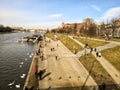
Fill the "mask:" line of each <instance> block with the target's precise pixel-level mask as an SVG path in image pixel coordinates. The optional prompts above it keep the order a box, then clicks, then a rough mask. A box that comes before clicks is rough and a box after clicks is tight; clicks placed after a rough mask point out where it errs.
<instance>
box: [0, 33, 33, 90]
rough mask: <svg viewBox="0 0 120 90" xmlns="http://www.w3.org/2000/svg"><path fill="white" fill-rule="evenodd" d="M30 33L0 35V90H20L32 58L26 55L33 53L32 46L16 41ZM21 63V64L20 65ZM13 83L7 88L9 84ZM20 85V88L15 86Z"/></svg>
mask: <svg viewBox="0 0 120 90" xmlns="http://www.w3.org/2000/svg"><path fill="white" fill-rule="evenodd" d="M26 35H32V34H31V33H6V34H0V90H22V89H23V86H24V83H25V79H26V77H25V78H21V77H20V76H21V75H22V74H27V73H28V70H29V67H30V64H31V61H32V58H30V57H29V55H28V54H31V53H34V51H35V46H34V45H33V44H27V43H24V44H20V43H18V42H17V40H19V39H21V38H22V37H23V36H26ZM21 62H22V63H21ZM13 81H14V82H15V83H14V84H13V85H11V86H9V85H8V84H9V83H11V82H13ZM18 84H20V88H19V89H18V88H16V85H18Z"/></svg>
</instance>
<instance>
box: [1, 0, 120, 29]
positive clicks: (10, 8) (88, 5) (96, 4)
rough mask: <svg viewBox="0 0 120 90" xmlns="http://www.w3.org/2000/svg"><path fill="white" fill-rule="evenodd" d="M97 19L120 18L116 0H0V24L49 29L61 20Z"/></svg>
mask: <svg viewBox="0 0 120 90" xmlns="http://www.w3.org/2000/svg"><path fill="white" fill-rule="evenodd" d="M88 17H89V18H92V19H94V21H96V22H100V21H106V20H109V19H111V18H116V17H120V1H119V0H0V24H2V25H5V26H12V27H13V26H20V27H23V28H41V29H47V28H49V29H51V28H56V27H60V26H61V23H62V22H65V23H71V22H72V23H76V22H83V19H85V18H88Z"/></svg>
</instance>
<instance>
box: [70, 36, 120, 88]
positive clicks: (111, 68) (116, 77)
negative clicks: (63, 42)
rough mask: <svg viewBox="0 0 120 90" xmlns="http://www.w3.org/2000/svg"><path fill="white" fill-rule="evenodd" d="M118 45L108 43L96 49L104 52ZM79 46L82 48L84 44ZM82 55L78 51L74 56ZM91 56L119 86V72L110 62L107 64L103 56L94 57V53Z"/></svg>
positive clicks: (81, 52) (82, 52)
mask: <svg viewBox="0 0 120 90" xmlns="http://www.w3.org/2000/svg"><path fill="white" fill-rule="evenodd" d="M69 38H71V39H72V40H74V41H75V42H77V43H78V44H79V45H81V44H82V43H81V42H79V41H77V40H76V39H73V38H72V37H71V36H69ZM118 45H120V43H119V42H111V43H109V44H107V45H105V46H99V47H97V50H99V51H101V50H105V49H108V48H113V47H115V46H118ZM81 46H84V44H82V45H81ZM87 53H90V50H87ZM83 54H84V51H80V52H78V53H77V54H76V55H77V56H78V57H80V56H82V55H83ZM92 54H93V55H94V56H95V58H96V59H97V60H98V61H99V63H100V64H101V65H102V66H103V68H104V69H105V70H106V71H107V72H108V73H109V74H110V75H111V77H112V78H113V80H114V81H115V82H116V84H118V85H119V86H120V72H119V71H118V70H117V69H116V68H115V67H114V66H113V65H112V64H111V63H110V62H108V60H106V59H105V58H104V57H103V56H102V57H96V53H92Z"/></svg>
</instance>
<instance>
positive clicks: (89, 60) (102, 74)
mask: <svg viewBox="0 0 120 90" xmlns="http://www.w3.org/2000/svg"><path fill="white" fill-rule="evenodd" d="M80 62H81V63H82V64H83V65H84V67H85V68H86V69H87V70H88V72H89V73H90V75H91V76H92V77H93V79H94V80H95V81H96V83H97V84H98V85H100V84H102V83H103V82H104V83H106V84H114V82H113V79H112V78H111V77H110V75H109V74H108V73H107V71H106V70H105V69H104V68H103V67H102V66H101V64H100V63H99V62H98V61H97V60H96V59H95V57H94V56H93V55H92V54H88V55H86V59H85V56H82V57H81V58H80Z"/></svg>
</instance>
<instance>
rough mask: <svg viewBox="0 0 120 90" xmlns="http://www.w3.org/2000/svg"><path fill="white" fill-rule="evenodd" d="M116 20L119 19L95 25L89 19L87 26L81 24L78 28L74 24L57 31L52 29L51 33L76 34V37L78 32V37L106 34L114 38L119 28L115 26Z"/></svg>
mask: <svg viewBox="0 0 120 90" xmlns="http://www.w3.org/2000/svg"><path fill="white" fill-rule="evenodd" d="M117 20H119V19H111V20H110V21H109V22H107V23H105V22H102V23H101V24H100V25H97V24H95V23H94V21H93V20H92V19H91V20H90V24H89V25H88V24H86V23H85V22H83V25H81V27H78V26H77V24H76V23H75V24H74V26H73V27H62V28H58V29H52V32H54V33H55V32H58V33H68V34H76V35H78V34H79V32H80V35H83V36H89V37H92V36H100V35H103V34H106V35H108V36H109V35H112V37H113V38H114V37H115V31H116V30H117V28H118V27H120V26H118V25H117V24H116V21H117ZM119 23H120V22H119Z"/></svg>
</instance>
